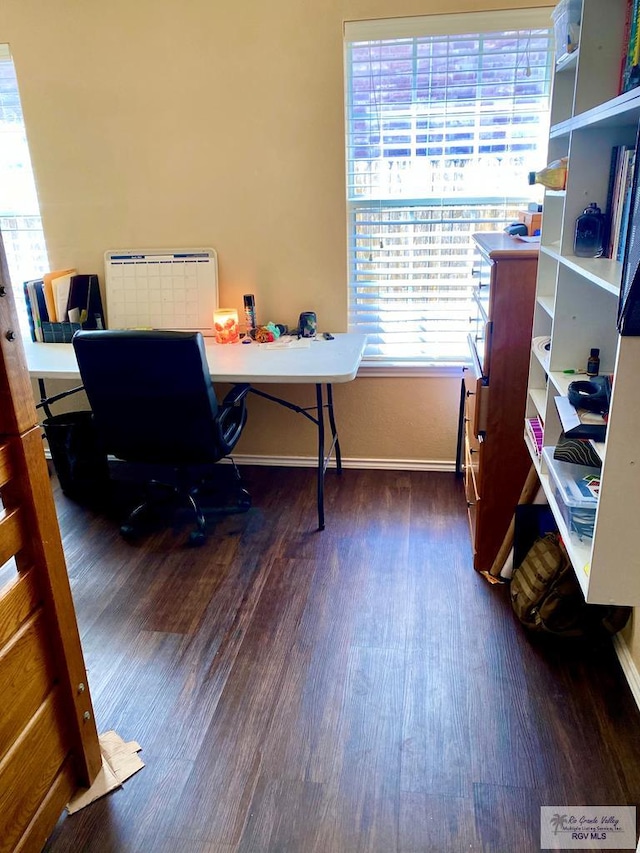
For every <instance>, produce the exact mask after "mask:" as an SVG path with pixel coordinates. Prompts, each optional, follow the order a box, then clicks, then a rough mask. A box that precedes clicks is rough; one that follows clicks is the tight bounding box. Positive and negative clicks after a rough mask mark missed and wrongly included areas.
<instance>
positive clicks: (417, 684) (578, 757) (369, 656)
mask: <svg viewBox="0 0 640 853" xmlns="http://www.w3.org/2000/svg"><path fill="white" fill-rule="evenodd" d="M245 476H246V479H247V485H248V487H249V490H250V491H251V493H252V495H253V500H254V507H253V508H252V509H251V510H250V511H249V512H248V513H246V514H243V515H235V516H227V517H225V518H222V519H221V520H219V521H218V522H217V524H216V525H215V529H214V531H213V532H212V534H211V535H210V537H209V539H208V541H207V543H206V544H205V546H204V547H203V548H201V549H195V550H193V549H188V548H186V547H184V541H185V529H184V528H182V529H181V530H179V531H178V532H175V531H173V530H169V531H166V532H165V533H158V534H154V535H152V536H150V537H149V538H147V539H146V540H144V541H143V543H141V544H140V545H137V546H136V545H130V544H127V543H125V542H124V541H122V540H121V539H120V537H119V535H118V530H117V525H116V524H115V523H114V521H113V520H112V519H109V518H105V517H102V516H100V515H99V514H97V513H95V512H92V511H91V510H89V509H86V508H82V507H80V506H78V505H76V504H74V503H72V502H71V501H69V500H67V499H66V498H65V497H64V496H62V495H61V494H59V493H56V500H57V506H58V510H59V518H60V525H61V529H62V534H63V541H64V546H65V552H66V556H67V562H68V568H69V574H70V577H71V582H72V587H73V593H74V598H75V603H76V607H77V611H78V619H79V625H80V630H81V635H82V641H83V646H84V650H85V656H86V662H87V667H88V670H89V682H90V686H91V690H92V694H93V701H94V704H95V711H96V716H97V721H98V729H99V730H100V731H106V730H109V729H115V730H116V731H117V732H118V733H119V734H120V735H121V736H122V737H124V738H125V739H126V740H137V741H138V742H139V743H140V744H141V745H142V753H141V755H142V758H143V760H144V761H145V764H146V766H145V768H144V769H143V770H141V771H140V772H139V773H138V774H136V775H135V776H134V777H132V778H131V779H129V781H127V782H126V783H125V785H124V787H123V788H122V789H121V790H118V791H116V792H114V793H113V794H110V795H109V796H107V797H105V798H103V799H102V800H99V801H97V802H95V803H94V804H93V805H91V806H89V807H88V808H86V809H85V810H83V811H81V812H78V813H77V814H75V815H73V816H71V817H62V818H61V820H60V821H59V823H58V826H57V827H56V829H55V831H54V833H53V835H52V837H51V838H50V839H49V842H48V844H47V846H46V848H45V849H46V850H47V851H50V853H60V851H74V853H75V852H76V851H96V853H111V851H113V853H116V851H117V853H119V851H136V853H138V852H140V853H234V851H238V853H268V851H273V853H275V851H278V853H356V851H375V853H396V851H397V853H431V851H433V853H463V851H465V852H466V851H488V853H529V851H538V850H539V849H540V811H539V810H540V806H541V805H558V806H560V807H562V806H565V805H581V804H597V805H601V804H611V805H636V806H637V805H640V714H639V712H638V710H637V708H636V705H635V703H634V700H633V698H632V696H631V693H630V691H629V689H628V686H627V684H626V681H625V680H624V677H623V676H622V674H621V671H620V668H619V665H618V662H617V659H616V657H615V654H614V652H613V649H612V647H611V644H610V642H608V641H607V642H605V641H602V642H595V641H589V642H586V641H572V642H567V641H564V642H561V641H557V640H552V641H550V642H542V641H540V640H539V639H535V638H534V639H532V638H530V637H529V636H527V635H525V633H524V632H523V629H522V628H521V627H520V626H519V624H518V623H517V622H516V620H515V617H514V616H513V614H512V612H511V608H510V605H509V602H508V596H507V588H506V587H504V586H491V585H489V584H488V583H487V582H486V581H485V580H484V579H483V578H482V577H480V576H479V575H477V574H476V573H475V572H474V571H473V569H472V561H471V553H470V544H469V533H468V528H467V522H466V515H465V504H464V496H463V493H462V488H461V485H460V483H459V482H458V481H457V480H456V479H455V478H454V476H453V475H452V474H427V473H402V472H400V473H396V472H390V471H354V470H348V471H345V472H344V474H343V476H342V477H341V478H338V477H337V476H336V475H335V472H331V473H330V474H329V476H328V481H327V528H326V530H324V531H323V532H322V533H318V532H316V531H315V520H316V516H315V492H314V476H313V472H312V471H310V470H299V469H273V468H250V469H247V470H246V471H245Z"/></svg>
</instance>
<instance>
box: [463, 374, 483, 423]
mask: <svg viewBox="0 0 640 853" xmlns="http://www.w3.org/2000/svg"><path fill="white" fill-rule="evenodd" d="M464 393H465V418H468V419H469V420H468V423H469V424H471V431H472V433H473V435H474V436H476V437H478V436H481V435H484V433H485V432H486V430H487V411H488V408H489V386H488V385H485V382H484V379H483V378H482V377H477V376H476V375H475V374H474V372H473V371H472V370H465V373H464Z"/></svg>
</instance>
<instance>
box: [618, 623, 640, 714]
mask: <svg viewBox="0 0 640 853" xmlns="http://www.w3.org/2000/svg"><path fill="white" fill-rule="evenodd" d="M613 647H614V649H615V650H616V654H617V655H618V660H619V661H620V666H621V667H622V671H623V673H624V676H625V678H626V679H627V683H628V684H629V687H630V689H631V692H632V694H633V698H634V699H635V700H636V705H637V706H638V708H640V672H639V671H638V667H637V666H636V664H635V661H634V660H633V658H632V656H631V652H630V650H629V646H628V645H627V643H626V640H625V639H624V637H623V636H622V634H616V635H615V636H614V638H613Z"/></svg>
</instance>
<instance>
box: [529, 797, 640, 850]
mask: <svg viewBox="0 0 640 853" xmlns="http://www.w3.org/2000/svg"><path fill="white" fill-rule="evenodd" d="M636 840H637V839H636V807H635V806H541V807H540V847H541V849H542V850H635V849H636Z"/></svg>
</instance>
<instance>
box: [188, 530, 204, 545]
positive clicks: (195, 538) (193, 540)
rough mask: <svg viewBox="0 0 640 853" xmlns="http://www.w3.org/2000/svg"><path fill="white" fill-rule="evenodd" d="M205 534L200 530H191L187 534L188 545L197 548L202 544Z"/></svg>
mask: <svg viewBox="0 0 640 853" xmlns="http://www.w3.org/2000/svg"><path fill="white" fill-rule="evenodd" d="M205 538H206V537H205V535H204V533H203V532H202V530H192V531H191V533H190V534H189V545H190V546H191V547H192V548H199V547H200V546H201V545H204V540H205Z"/></svg>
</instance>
